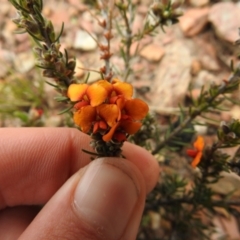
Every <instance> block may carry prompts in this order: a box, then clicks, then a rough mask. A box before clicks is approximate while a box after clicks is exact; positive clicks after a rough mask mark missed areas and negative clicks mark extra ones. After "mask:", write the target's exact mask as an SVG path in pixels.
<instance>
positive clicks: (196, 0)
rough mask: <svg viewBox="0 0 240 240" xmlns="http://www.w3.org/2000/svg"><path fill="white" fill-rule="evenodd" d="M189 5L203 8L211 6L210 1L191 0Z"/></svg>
mask: <svg viewBox="0 0 240 240" xmlns="http://www.w3.org/2000/svg"><path fill="white" fill-rule="evenodd" d="M189 3H190V4H191V5H192V6H193V7H203V6H205V5H207V4H209V0H189Z"/></svg>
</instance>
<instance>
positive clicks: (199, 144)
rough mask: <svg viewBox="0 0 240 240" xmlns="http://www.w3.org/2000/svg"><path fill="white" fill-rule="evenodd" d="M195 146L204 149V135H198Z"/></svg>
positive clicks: (200, 149) (199, 149)
mask: <svg viewBox="0 0 240 240" xmlns="http://www.w3.org/2000/svg"><path fill="white" fill-rule="evenodd" d="M193 146H194V148H196V149H197V150H198V151H202V150H203V148H204V139H203V137H202V136H198V137H197V139H196V141H195V142H194V144H193Z"/></svg>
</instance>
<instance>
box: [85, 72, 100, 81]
mask: <svg viewBox="0 0 240 240" xmlns="http://www.w3.org/2000/svg"><path fill="white" fill-rule="evenodd" d="M101 78H102V77H101V75H100V73H98V72H90V75H89V78H88V83H93V82H95V81H97V80H100V79H101Z"/></svg>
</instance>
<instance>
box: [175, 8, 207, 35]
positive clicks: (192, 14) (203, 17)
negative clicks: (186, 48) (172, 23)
mask: <svg viewBox="0 0 240 240" xmlns="http://www.w3.org/2000/svg"><path fill="white" fill-rule="evenodd" d="M208 13H209V8H208V7H205V8H200V9H199V8H198V9H189V10H187V11H186V12H185V13H184V15H183V16H182V17H180V19H179V20H180V22H179V24H180V28H181V29H182V31H183V33H184V35H185V36H187V37H192V36H194V35H197V34H198V33H200V32H201V31H202V30H203V29H204V27H205V26H206V24H207V22H208Z"/></svg>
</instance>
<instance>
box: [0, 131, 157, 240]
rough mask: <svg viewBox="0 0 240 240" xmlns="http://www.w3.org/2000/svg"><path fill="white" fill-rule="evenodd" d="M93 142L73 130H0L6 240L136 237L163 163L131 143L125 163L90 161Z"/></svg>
mask: <svg viewBox="0 0 240 240" xmlns="http://www.w3.org/2000/svg"><path fill="white" fill-rule="evenodd" d="M89 141H90V138H89V136H87V135H85V134H83V133H81V132H79V131H78V130H76V129H69V128H61V129H60V128H19V129H16V128H14V129H12V128H2V129H0V210H1V211H0V239H1V240H6V239H7V240H12V239H13V240H16V239H24V240H28V239H29V240H33V239H34V240H38V239H41V240H43V239H44V240H48V239H68V240H77V239H81V240H87V239H91V240H101V239H107V240H119V239H122V240H133V239H135V238H136V235H137V230H138V228H139V224H140V220H141V216H142V211H143V208H144V202H145V198H146V194H147V193H148V192H150V191H151V190H152V188H153V187H154V185H155V184H156V182H157V179H158V172H159V167H158V164H157V162H156V161H155V159H154V158H153V157H152V155H151V154H150V153H148V152H147V151H146V150H144V149H142V148H140V147H138V146H135V145H132V144H130V143H125V144H124V147H123V154H124V156H125V157H126V159H121V158H101V159H98V160H94V161H92V162H91V161H90V156H89V155H87V154H86V153H84V152H83V151H82V150H81V149H86V150H89V151H91V149H90V147H89ZM40 206H43V207H42V208H41V207H40Z"/></svg>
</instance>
